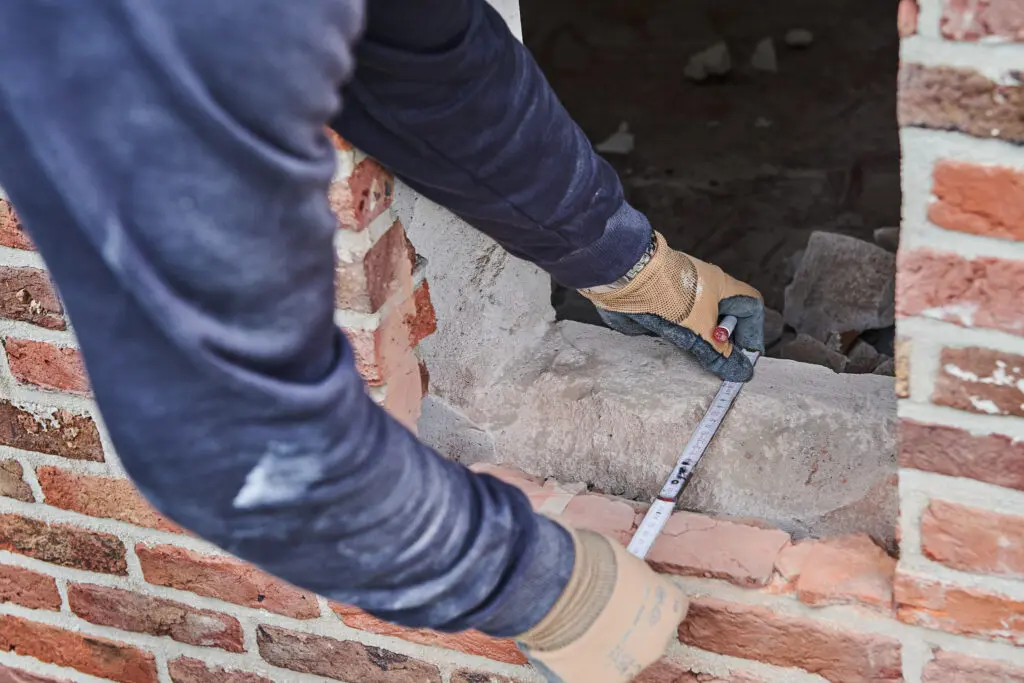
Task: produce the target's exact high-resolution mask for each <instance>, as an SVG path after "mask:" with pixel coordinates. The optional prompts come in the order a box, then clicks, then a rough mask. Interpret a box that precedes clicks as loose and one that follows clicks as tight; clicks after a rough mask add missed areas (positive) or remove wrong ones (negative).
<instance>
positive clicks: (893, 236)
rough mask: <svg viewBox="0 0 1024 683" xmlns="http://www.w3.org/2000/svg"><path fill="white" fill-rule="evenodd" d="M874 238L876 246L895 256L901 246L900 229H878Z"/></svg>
mask: <svg viewBox="0 0 1024 683" xmlns="http://www.w3.org/2000/svg"><path fill="white" fill-rule="evenodd" d="M874 237H875V244H877V245H878V246H880V247H881V248H882V249H885V250H886V251H891V252H892V253H894V254H895V253H896V250H897V249H898V248H899V246H900V229H899V228H878V229H876V230H875V233H874Z"/></svg>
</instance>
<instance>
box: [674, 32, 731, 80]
mask: <svg viewBox="0 0 1024 683" xmlns="http://www.w3.org/2000/svg"><path fill="white" fill-rule="evenodd" d="M730 71H732V57H731V56H730V54H729V46H728V45H726V44H725V43H724V42H718V43H715V44H714V45H712V46H711V47H709V48H707V49H706V50H701V51H700V52H698V53H697V54H695V55H693V56H692V57H690V60H689V61H688V62H687V63H686V68H685V69H683V75H684V76H686V77H687V78H689V79H690V80H691V81H697V82H700V81H704V80H707V79H708V77H710V76H725V75H726V74H728V73H729V72H730Z"/></svg>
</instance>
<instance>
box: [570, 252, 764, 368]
mask: <svg viewBox="0 0 1024 683" xmlns="http://www.w3.org/2000/svg"><path fill="white" fill-rule="evenodd" d="M580 294H582V295H583V296H585V297H587V298H588V299H590V300H591V301H593V302H594V305H595V306H596V307H597V312H598V313H599V314H600V316H601V318H602V319H603V320H604V321H605V323H607V324H608V326H609V327H611V328H612V329H614V330H618V331H619V332H622V333H623V334H629V335H641V334H653V335H657V336H659V337H662V338H663V339H666V340H668V341H670V342H672V343H673V344H675V345H676V346H678V347H680V348H682V349H685V350H687V351H689V352H690V353H692V354H693V355H694V356H695V357H696V358H697V361H698V362H699V363H700V364H701V365H702V366H703V367H704V369H705V370H708V371H709V372H712V373H714V374H716V375H718V376H719V377H721V378H722V379H725V380H730V381H733V382H746V381H748V380H749V379H750V378H751V377H753V376H754V366H753V365H752V364H751V362H750V361H749V360H748V359H747V358H746V356H744V354H742V353H734V348H733V342H735V344H736V345H738V346H739V347H741V348H744V349H747V350H750V351H758V352H761V353H764V303H763V301H762V299H761V294H760V293H759V292H758V291H757V290H756V289H754V288H753V287H751V286H750V285H748V284H745V283H743V282H740V281H739V280H735V279H733V278H731V277H729V276H728V275H726V274H725V273H724V272H722V269H721V268H719V267H717V266H713V265H711V264H710V263H705V262H703V261H701V260H699V259H695V258H693V257H692V256H688V255H686V254H683V253H682V252H678V251H675V250H674V249H671V248H670V247H669V246H668V244H666V243H665V238H664V237H662V236H661V235H660V234H659V233H655V234H654V242H653V244H652V249H651V250H648V252H647V254H646V255H645V258H644V260H641V262H640V263H638V264H637V267H635V268H634V269H633V270H632V271H630V273H629V274H627V276H626V277H625V278H623V279H622V280H620V281H619V282H617V283H614V284H611V285H608V286H604V287H594V288H591V289H584V290H580ZM723 315H733V316H736V318H737V320H738V322H737V323H736V330H735V332H734V333H733V337H732V342H730V341H726V342H717V341H715V339H714V336H713V334H712V333H713V331H714V329H715V326H716V325H717V324H718V320H719V318H720V317H721V316H723Z"/></svg>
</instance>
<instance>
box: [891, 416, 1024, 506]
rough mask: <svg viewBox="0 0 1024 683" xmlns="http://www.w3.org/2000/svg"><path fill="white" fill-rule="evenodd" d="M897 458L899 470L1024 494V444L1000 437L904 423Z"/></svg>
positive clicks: (954, 428) (901, 427) (904, 421)
mask: <svg viewBox="0 0 1024 683" xmlns="http://www.w3.org/2000/svg"><path fill="white" fill-rule="evenodd" d="M899 456H900V465H901V466H902V467H910V468H913V469H918V470H924V471H926V472H936V473H937V474H944V475H947V476H950V477H965V478H968V479H976V480H978V481H984V482H987V483H989V484H995V485H996V486H1004V487H1006V488H1011V489H1017V490H1020V491H1024V443H1019V442H1015V441H1014V440H1013V439H1011V438H1010V437H1008V436H1004V435H1002V434H987V435H974V434H971V433H970V432H968V431H966V430H963V429H959V428H957V427H947V426H945V425H931V424H923V423H920V422H914V421H913V420H907V419H903V420H900V423H899Z"/></svg>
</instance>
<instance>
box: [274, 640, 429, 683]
mask: <svg viewBox="0 0 1024 683" xmlns="http://www.w3.org/2000/svg"><path fill="white" fill-rule="evenodd" d="M256 642H257V643H258V645H259V649H260V655H261V656H262V657H263V659H265V660H266V661H267V662H269V663H271V664H273V665H274V666H279V667H282V668H284V669H290V670H291V671H298V672H299V673H307V674H314V675H317V676H326V677H328V678H334V679H337V680H343V681H345V682H346V683H441V674H440V672H439V671H438V670H437V667H436V666H434V665H433V664H428V663H426V662H422V661H420V660H418V659H413V658H412V657H406V656H405V655H400V654H396V653H394V652H389V651H388V650H384V649H381V648H379V647H371V646H369V645H363V644H362V643H357V642H354V641H350V640H344V641H342V640H334V639H333V638H325V637H324V636H316V635H312V634H308V633H298V632H296V631H289V630H287V629H283V628H277V627H275V626H259V627H258V628H257V630H256Z"/></svg>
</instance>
